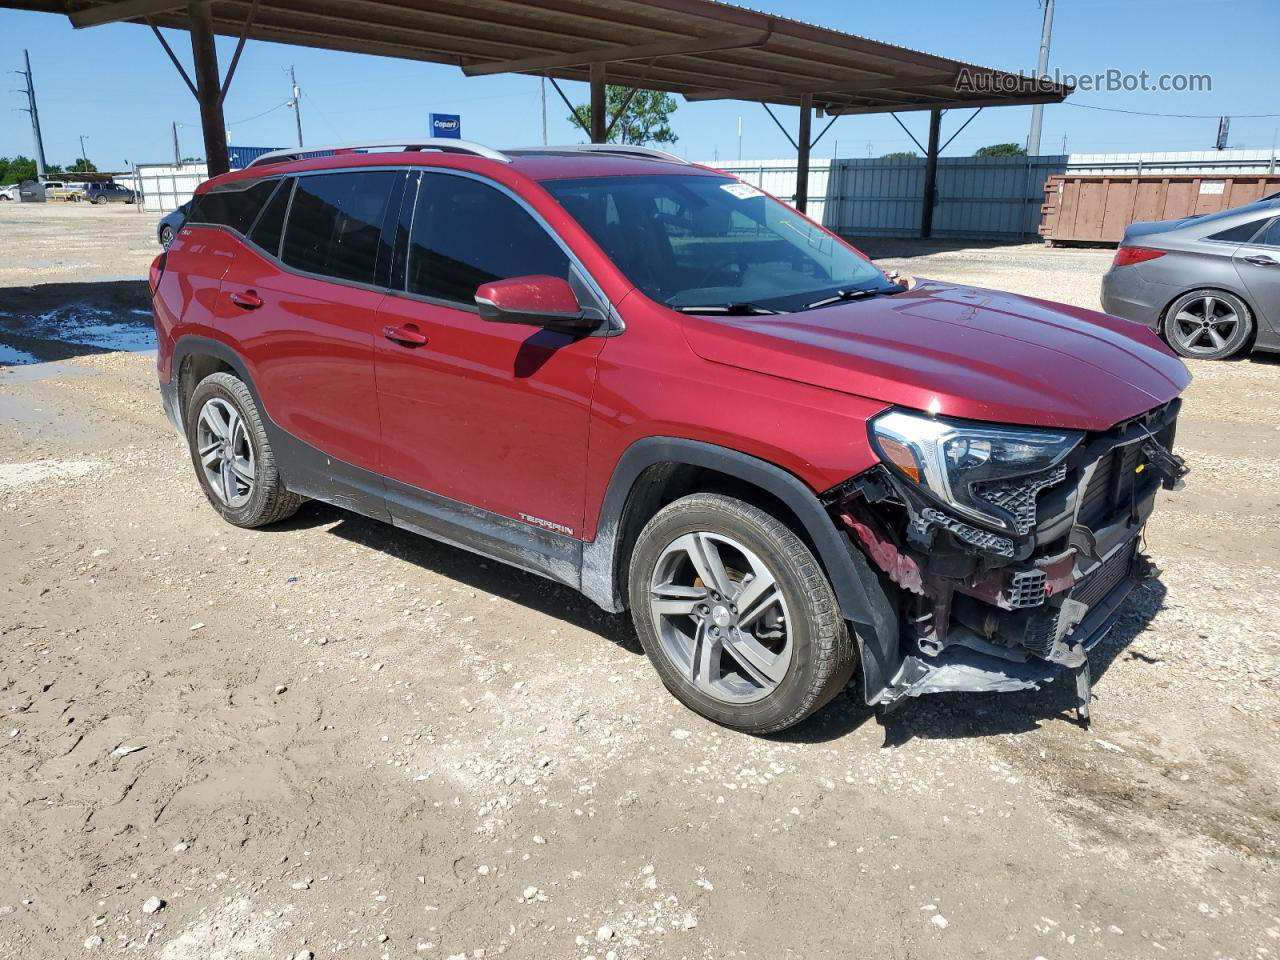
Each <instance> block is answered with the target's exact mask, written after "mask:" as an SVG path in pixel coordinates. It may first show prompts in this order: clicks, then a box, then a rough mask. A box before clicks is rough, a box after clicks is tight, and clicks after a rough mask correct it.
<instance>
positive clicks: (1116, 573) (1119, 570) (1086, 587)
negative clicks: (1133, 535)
mask: <svg viewBox="0 0 1280 960" xmlns="http://www.w3.org/2000/svg"><path fill="white" fill-rule="evenodd" d="M1137 549H1138V542H1137V540H1134V541H1132V542H1131V543H1129V544H1128V545H1127V546H1125V547H1122V548H1121V549H1120V550H1117V551H1116V552H1115V553H1113V554H1112V555H1111V556H1110V557H1109V558H1108V559H1107V560H1106V562H1105V563H1103V564H1102V566H1100V567H1098V568H1097V569H1096V570H1094V571H1093V572H1092V573H1090V574H1089V575H1088V576H1087V577H1085V578H1084V579H1083V580H1081V581H1080V582H1079V583H1077V584H1076V585H1075V586H1074V587H1072V588H1071V593H1070V594H1068V596H1070V597H1071V599H1072V600H1078V601H1079V602H1080V603H1083V604H1084V605H1085V606H1088V607H1092V606H1093V605H1094V604H1096V603H1097V602H1098V601H1099V600H1102V599H1103V598H1105V597H1106V595H1107V594H1108V593H1110V592H1111V591H1112V590H1113V589H1115V587H1116V585H1117V584H1118V583H1120V581H1121V580H1123V579H1124V578H1125V577H1126V576H1128V575H1129V570H1130V568H1131V567H1132V566H1133V555H1134V553H1135V552H1136V551H1137Z"/></svg>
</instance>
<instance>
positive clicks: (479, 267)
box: [405, 173, 569, 306]
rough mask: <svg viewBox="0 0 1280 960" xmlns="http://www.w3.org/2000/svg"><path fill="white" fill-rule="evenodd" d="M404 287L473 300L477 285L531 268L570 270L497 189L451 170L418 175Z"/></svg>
mask: <svg viewBox="0 0 1280 960" xmlns="http://www.w3.org/2000/svg"><path fill="white" fill-rule="evenodd" d="M405 273H406V281H407V282H406V287H407V289H408V291H409V292H410V293H416V294H420V295H422V296H426V297H434V298H437V299H440V300H449V301H453V302H455V303H464V304H467V305H469V306H474V305H475V295H476V288H477V287H479V286H480V285H481V284H485V283H489V282H491V281H493V280H506V279H509V278H511V277H523V276H529V275H531V274H545V275H548V276H553V277H563V278H565V279H568V277H569V258H568V256H567V255H566V254H565V252H564V251H563V250H562V249H561V248H560V245H559V244H557V243H556V241H555V240H553V239H552V238H551V236H550V234H548V233H547V231H546V230H545V229H543V227H542V225H541V224H539V223H538V221H536V220H535V219H534V218H533V217H532V216H531V215H530V214H529V213H528V212H527V211H526V210H525V209H524V208H523V207H522V206H521V205H520V204H519V203H517V202H516V201H515V200H513V199H511V197H509V196H507V195H506V194H505V193H503V192H502V191H500V190H498V189H496V188H495V187H491V186H489V185H487V184H484V183H481V182H479V181H477V180H472V179H471V178H469V177H460V176H455V175H452V174H443V173H426V174H423V177H422V184H421V186H420V188H419V190H418V204H417V209H416V211H415V213H414V217H413V229H412V231H411V232H410V236H409V251H408V262H407V264H406V269H405Z"/></svg>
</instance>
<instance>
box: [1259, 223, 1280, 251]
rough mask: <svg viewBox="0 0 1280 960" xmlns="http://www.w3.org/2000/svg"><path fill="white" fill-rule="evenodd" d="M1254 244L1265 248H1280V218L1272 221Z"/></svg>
mask: <svg viewBox="0 0 1280 960" xmlns="http://www.w3.org/2000/svg"><path fill="white" fill-rule="evenodd" d="M1253 242H1254V243H1256V244H1258V245H1259V246H1263V247H1280V217H1277V218H1276V219H1274V220H1272V221H1271V223H1269V224H1268V225H1267V229H1265V230H1263V231H1262V234H1261V235H1260V236H1259V237H1258V239H1256V240H1254V241H1253Z"/></svg>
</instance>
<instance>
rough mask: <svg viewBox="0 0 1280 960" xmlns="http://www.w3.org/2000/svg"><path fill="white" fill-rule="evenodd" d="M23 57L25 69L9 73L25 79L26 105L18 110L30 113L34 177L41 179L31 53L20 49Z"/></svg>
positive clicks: (41, 154) (42, 170)
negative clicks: (33, 147)
mask: <svg viewBox="0 0 1280 960" xmlns="http://www.w3.org/2000/svg"><path fill="white" fill-rule="evenodd" d="M22 55H23V57H25V58H26V61H27V69H25V70H11V71H10V73H20V74H22V76H23V79H25V80H26V81H27V90H26V94H27V106H25V107H19V109H20V110H26V112H27V113H29V114H31V134H32V136H33V137H34V138H35V145H36V179H38V180H43V179H44V175H45V162H44V140H43V138H41V136H40V113H39V111H37V110H36V87H35V83H34V82H33V81H32V79H31V53H30V51H28V50H23V51H22Z"/></svg>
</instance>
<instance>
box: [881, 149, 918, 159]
mask: <svg viewBox="0 0 1280 960" xmlns="http://www.w3.org/2000/svg"><path fill="white" fill-rule="evenodd" d="M919 158H920V155H919V154H918V153H916V152H915V151H914V150H895V151H894V152H893V153H886V154H885V155H884V156H882V157H881V158H880V159H881V160H918V159H919Z"/></svg>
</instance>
